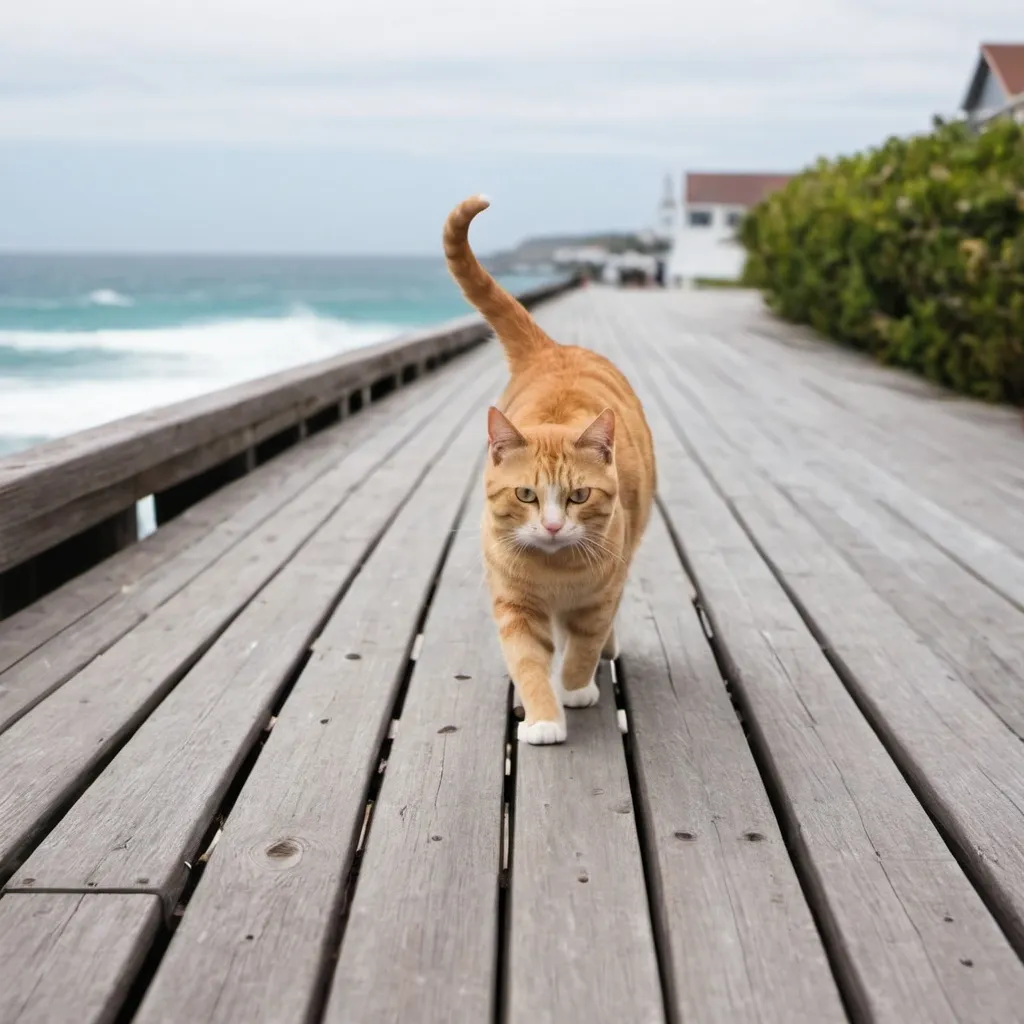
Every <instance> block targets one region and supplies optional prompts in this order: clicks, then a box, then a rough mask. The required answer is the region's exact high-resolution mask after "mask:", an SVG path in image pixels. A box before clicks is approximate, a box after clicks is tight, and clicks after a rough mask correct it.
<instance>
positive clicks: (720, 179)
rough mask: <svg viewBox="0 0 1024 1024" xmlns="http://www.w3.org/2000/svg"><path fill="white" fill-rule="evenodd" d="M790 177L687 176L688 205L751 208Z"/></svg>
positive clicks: (761, 175)
mask: <svg viewBox="0 0 1024 1024" xmlns="http://www.w3.org/2000/svg"><path fill="white" fill-rule="evenodd" d="M791 177H792V175H791V174H687V176H686V197H685V199H686V202H687V203H723V204H727V205H729V206H744V207H749V206H754V205H755V204H757V203H759V202H760V201H761V200H762V199H764V197H765V196H766V195H768V194H769V193H770V192H774V191H775V190H776V189H780V188H782V186H783V185H785V184H786V183H787V182H788V181H789V180H790V178H791Z"/></svg>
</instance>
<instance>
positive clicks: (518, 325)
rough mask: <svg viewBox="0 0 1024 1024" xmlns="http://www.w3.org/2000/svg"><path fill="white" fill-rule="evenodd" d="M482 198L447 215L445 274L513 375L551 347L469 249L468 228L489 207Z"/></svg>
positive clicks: (512, 298)
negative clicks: (489, 332)
mask: <svg viewBox="0 0 1024 1024" xmlns="http://www.w3.org/2000/svg"><path fill="white" fill-rule="evenodd" d="M490 205H491V204H490V200H488V199H487V198H486V197H484V196H473V197H472V198H471V199H465V200H463V201H462V202H461V203H459V205H458V206H456V207H455V209H454V210H452V212H451V213H450V214H449V215H448V220H447V221H445V225H444V254H445V257H446V259H447V260H448V270H449V271H450V272H451V275H452V277H454V278H455V280H456V281H457V282H458V285H459V287H460V288H461V289H462V294H463V295H465V296H466V298H467V299H468V300H469V302H471V303H472V304H473V305H474V306H475V307H476V308H477V309H478V310H479V311H480V312H481V313H482V314H483V317H484V319H485V320H486V321H487V322H488V323H489V324H490V325H491V326H492V327H493V328H494V332H495V334H497V335H498V338H499V340H500V341H501V344H502V347H503V348H504V349H505V357H506V359H507V360H508V365H509V369H510V370H511V371H512V372H513V373H517V372H520V371H522V370H525V369H526V368H527V367H528V366H529V365H530V363H531V362H532V361H533V359H534V358H535V357H536V356H537V355H538V354H539V353H540V352H542V351H543V350H544V349H546V348H550V347H552V346H554V345H555V342H554V341H552V340H551V338H549V337H548V336H547V335H546V334H545V333H544V332H543V331H542V330H541V329H540V327H539V326H538V325H537V323H536V321H535V320H534V319H533V317H532V316H530V314H529V313H528V312H527V311H526V308H525V307H524V306H523V305H522V304H521V303H520V302H519V301H517V300H516V299H515V298H514V297H513V296H512V295H510V294H509V293H508V292H507V291H505V289H504V288H502V287H501V285H500V284H498V282H497V281H495V280H494V278H493V277H491V275H490V274H489V273H488V272H487V271H486V270H485V269H484V267H483V266H482V265H481V263H480V261H479V260H478V259H477V258H476V256H475V255H474V253H473V250H472V249H471V248H470V245H469V225H470V223H471V222H472V220H473V218H474V217H475V216H476V215H477V214H478V213H480V212H482V211H483V210H486V209H487V207H488V206H490Z"/></svg>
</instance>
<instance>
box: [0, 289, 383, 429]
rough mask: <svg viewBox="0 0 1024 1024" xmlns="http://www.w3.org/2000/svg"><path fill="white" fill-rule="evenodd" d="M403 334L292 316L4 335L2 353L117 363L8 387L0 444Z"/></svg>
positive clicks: (4, 383) (4, 385)
mask: <svg viewBox="0 0 1024 1024" xmlns="http://www.w3.org/2000/svg"><path fill="white" fill-rule="evenodd" d="M402 330H403V328H401V327H399V326H396V325H393V324H384V323H377V324H366V323H358V324H357V323H352V322H349V321H343V320H332V319H328V318H324V317H318V316H316V315H315V314H313V313H311V312H309V311H306V310H302V309H296V310H294V311H293V313H292V314H291V315H289V316H287V317H283V318H278V319H249V320H233V321H223V322H215V323H205V324H195V325H188V326H180V327H167V328H159V329H154V330H98V331H47V332H34V331H0V349H3V348H4V347H6V348H8V349H14V350H18V351H21V352H25V353H26V354H31V353H33V352H40V353H42V352H50V353H69V354H70V353H75V354H79V355H81V356H83V357H84V356H87V355H88V353H90V352H91V353H98V354H99V355H103V354H105V353H107V354H111V353H116V354H118V355H120V356H122V357H123V358H121V359H120V360H118V362H117V364H116V367H117V370H116V373H112V372H110V370H109V367H110V365H111V364H110V362H109V359H108V360H105V361H104V372H102V373H98V374H96V375H90V374H88V373H87V372H86V367H85V366H79V367H78V370H79V375H78V377H77V379H76V378H75V377H72V378H68V377H67V376H66V375H53V374H45V375H40V376H38V377H36V378H28V379H26V377H25V376H23V375H22V376H19V377H17V378H11V377H8V378H6V379H5V378H4V377H3V376H2V371H0V435H4V436H6V437H8V438H13V439H17V438H19V437H24V438H32V439H38V438H40V437H56V436H61V435H65V434H70V433H73V432H74V431H77V430H84V429H86V428H88V427H93V426H96V425H98V424H101V423H106V422H109V421H110V420H114V419H119V418H121V417H123V416H130V415H132V414H133V413H137V412H142V411H144V410H146V409H152V408H154V407H158V406H162V405H168V404H170V403H172V402H177V401H179V400H181V399H184V398H191V397H194V396H196V395H201V394H205V393H207V392H209V391H215V390H217V389H218V388H224V387H228V386H229V385H231V384H237V383H240V382H241V381H244V380H251V379H253V378H256V377H262V376H265V375H267V374H271V373H275V372H277V371H279V370H284V369H288V368H289V367H292V366H298V365H300V364H302V363H307V362H312V361H314V360H317V359H323V358H326V357H328V356H332V355H335V354H337V353H339V352H345V351H349V350H351V349H354V348H360V347H362V346H364V345H371V344H373V343H375V342H378V341H382V340H384V339H386V338H389V337H393V336H395V335H397V334H399V333H401V331H402Z"/></svg>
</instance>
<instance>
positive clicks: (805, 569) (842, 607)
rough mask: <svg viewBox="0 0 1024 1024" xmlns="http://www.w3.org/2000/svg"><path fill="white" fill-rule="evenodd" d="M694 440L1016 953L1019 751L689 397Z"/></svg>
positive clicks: (686, 411) (1021, 788)
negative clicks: (949, 840) (996, 915)
mask: <svg viewBox="0 0 1024 1024" xmlns="http://www.w3.org/2000/svg"><path fill="white" fill-rule="evenodd" d="M673 407H674V408H675V410H676V416H677V418H678V419H679V421H680V422H681V423H682V424H683V426H684V428H685V430H686V431H687V432H688V436H689V437H690V439H691V443H693V444H695V445H696V446H697V447H698V449H700V450H706V451H709V450H714V457H713V459H711V460H710V463H709V465H710V471H711V473H712V475H713V476H714V477H715V479H716V481H717V482H718V484H719V486H720V487H721V488H722V489H723V490H724V491H725V493H726V495H727V496H728V497H729V498H730V499H731V501H732V505H733V508H734V509H735V511H736V514H737V515H738V516H739V517H740V519H741V521H742V522H743V523H744V525H745V527H746V528H747V529H748V530H749V532H750V533H751V534H752V535H753V536H754V537H755V539H756V540H757V542H758V544H759V545H760V546H761V549H762V551H763V552H764V554H765V557H766V558H767V559H768V560H769V562H770V564H771V565H772V567H773V569H774V571H775V572H777V573H778V574H779V575H780V576H781V577H782V578H783V579H784V580H785V581H786V584H787V586H788V587H789V588H790V589H791V592H792V593H793V594H795V596H796V598H797V599H798V600H799V601H800V603H801V606H802V607H803V609H804V614H805V616H806V617H807V618H808V619H809V621H810V622H811V623H813V627H814V629H815V632H816V634H817V635H818V636H819V637H820V638H821V639H822V642H823V643H824V644H825V645H826V646H827V648H828V650H829V651H830V656H831V657H832V658H833V659H834V660H835V661H837V662H838V663H840V664H841V665H842V671H843V675H844V679H845V681H846V683H847V686H848V687H850V688H851V691H852V692H853V693H854V694H855V695H856V697H857V699H858V702H859V703H860V705H861V707H862V708H865V709H866V713H867V714H868V715H869V717H870V719H871V721H872V724H873V726H874V728H875V729H876V731H878V732H879V733H880V735H881V736H882V737H883V738H884V739H885V742H886V745H887V747H888V749H889V750H890V751H891V752H892V754H893V756H894V757H895V758H896V759H897V761H898V763H899V765H900V767H901V769H902V770H903V772H904V773H905V774H906V775H907V776H908V777H909V778H910V779H911V780H912V781H913V782H914V784H915V786H916V788H917V791H918V793H919V794H920V795H921V798H922V799H923V800H924V802H925V804H926V806H927V807H928V810H929V812H930V813H931V814H932V816H933V817H935V818H936V819H937V820H938V821H940V822H941V823H942V825H943V826H944V828H945V829H946V830H947V832H948V834H949V835H950V836H951V838H952V841H953V843H954V844H955V847H956V849H957V850H958V852H959V854H960V856H961V857H962V858H963V859H964V860H965V861H966V862H967V863H968V864H970V865H971V866H972V868H973V871H972V874H973V877H974V878H975V880H976V882H977V883H978V884H980V885H981V886H982V887H983V888H984V889H985V891H986V893H987V894H988V898H989V899H990V900H991V901H992V903H993V904H995V905H996V906H997V907H998V908H999V910H1000V920H1001V921H1002V923H1003V925H1004V927H1006V928H1007V929H1009V930H1010V932H1011V934H1012V935H1013V936H1014V939H1015V941H1016V942H1017V943H1019V945H1020V946H1021V947H1022V948H1024V845H1022V844H1021V842H1020V838H1021V836H1024V749H1022V747H1021V744H1020V739H1019V737H1017V736H1015V735H1014V734H1013V733H1012V732H1011V731H1010V730H1008V729H1007V728H1006V726H1005V724H1004V723H1003V722H1002V721H1000V719H999V718H998V717H997V716H996V715H994V714H993V713H992V712H991V710H990V709H989V708H988V707H987V706H985V704H984V703H983V702H982V701H981V700H980V699H979V697H978V696H977V694H975V693H974V692H973V691H972V690H971V689H970V688H969V687H968V686H967V685H965V683H964V682H963V681H962V680H961V679H960V678H958V677H957V676H956V675H954V674H953V673H952V671H951V669H950V667H949V666H948V665H947V664H946V663H944V662H943V661H942V660H941V659H940V658H939V657H938V656H937V655H936V654H935V653H934V652H933V651H932V650H930V648H929V645H928V643H927V642H926V641H925V640H922V638H921V637H919V636H918V635H916V634H915V633H914V631H913V630H912V629H911V627H910V626H909V625H908V624H907V623H906V622H905V621H903V619H902V618H901V617H900V616H899V615H898V614H897V613H896V611H895V609H894V608H893V607H892V605H891V604H890V603H887V601H886V600H885V599H883V598H882V597H881V596H880V595H878V594H877V593H876V592H875V591H874V590H873V589H872V588H871V586H870V584H868V583H867V582H866V581H865V580H864V579H863V578H862V577H861V576H860V575H859V573H858V572H857V571H856V570H855V569H854V568H852V567H851V565H850V564H849V561H848V560H846V559H844V558H843V557H842V556H841V555H840V553H838V552H837V551H835V550H834V549H833V548H832V547H831V546H830V545H829V544H828V543H827V542H826V541H825V540H824V538H823V537H822V536H821V534H820V533H818V531H817V530H816V529H815V528H814V527H813V526H812V525H811V524H810V523H809V522H808V521H807V520H806V519H805V518H804V517H803V516H802V515H799V514H798V513H797V511H796V509H795V508H794V506H793V504H792V503H790V502H789V501H787V500H786V499H785V498H783V497H782V496H781V495H780V494H779V493H778V491H776V490H775V489H774V488H772V487H771V486H770V485H768V484H766V483H765V482H764V481H763V480H762V479H761V478H760V477H759V476H758V475H757V474H756V473H753V472H751V469H752V467H751V464H750V462H749V461H748V460H747V459H745V458H743V457H741V456H740V455H739V454H738V453H737V452H736V450H730V449H729V448H728V447H727V446H725V445H723V444H722V443H721V441H720V440H719V439H718V438H717V437H716V436H715V435H714V434H713V433H712V431H711V428H710V427H709V426H708V424H707V421H706V420H704V419H703V417H702V416H701V415H700V414H697V413H695V412H694V411H693V409H692V406H691V405H690V404H688V403H687V402H685V401H684V402H679V401H676V402H674V406H673Z"/></svg>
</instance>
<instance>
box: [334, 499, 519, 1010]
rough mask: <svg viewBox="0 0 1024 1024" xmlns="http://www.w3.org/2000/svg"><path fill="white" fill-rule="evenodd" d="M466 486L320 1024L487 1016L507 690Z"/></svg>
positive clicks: (476, 504) (476, 509)
mask: <svg viewBox="0 0 1024 1024" xmlns="http://www.w3.org/2000/svg"><path fill="white" fill-rule="evenodd" d="M474 491H475V493H474V499H473V501H472V502H471V503H470V506H469V510H468V512H467V515H466V517H465V522H466V523H467V524H468V525H469V527H470V529H469V530H468V531H460V533H459V534H458V535H457V537H456V540H455V542H454V544H453V545H452V550H451V554H450V556H449V559H448V562H447V564H446V565H445V569H444V573H443V574H442V577H441V581H440V584H439V586H438V589H437V593H436V596H435V598H434V601H433V604H432V605H431V609H430V614H429V616H428V618H427V622H426V625H425V627H424V638H423V648H422V651H421V652H420V657H419V659H418V661H417V662H416V668H415V670H414V672H413V675H412V681H411V686H410V689H409V693H408V696H407V698H406V701H405V704H404V706H403V709H402V716H401V720H400V722H399V726H398V735H397V737H396V739H395V742H394V745H393V746H392V748H391V752H390V755H389V757H388V765H387V771H386V772H385V774H384V781H383V785H382V787H381V791H380V794H379V796H378V798H377V801H376V803H375V805H374V809H373V819H372V821H371V825H370V832H369V837H368V840H367V845H366V849H365V851H364V854H363V862H362V866H361V868H360V873H359V880H358V885H357V887H356V891H355V895H354V897H353V899H352V904H351V911H350V914H349V919H348V926H347V928H346V931H345V937H344V941H343V943H342V947H341V954H340V957H339V959H338V965H337V969H336V972H335V975H334V982H333V987H332V989H331V994H330V999H329V1002H328V1005H327V1011H326V1014H325V1017H324V1021H325V1024H340V1022H343V1021H345V1022H349V1021H350V1022H354V1024H355V1022H358V1024H363V1022H365V1021H371V1020H372V1021H374V1022H375V1024H376V1022H380V1024H385V1022H402V1024H405V1022H407V1021H411V1020H415V1021H417V1022H422V1024H434V1022H438V1024H439V1022H442V1021H443V1022H445V1024H459V1022H465V1024H480V1022H481V1021H487V1020H490V1019H492V1014H493V1012H494V1009H495V1006H494V1000H495V990H496V982H497V978H496V969H497V951H498V920H497V913H498V884H499V878H498V875H499V871H500V868H501V856H502V854H501V850H502V807H503V789H504V782H505V743H506V729H507V720H508V715H507V705H508V692H509V684H508V676H507V675H506V673H505V667H504V664H503V662H502V659H501V653H500V651H499V649H498V644H497V640H496V638H495V631H494V625H493V622H492V621H491V617H490V613H489V609H488V606H487V601H486V599H485V591H484V588H483V570H482V567H481V562H480V541H479V537H478V536H477V535H476V530H475V527H476V524H477V522H478V518H479V515H480V511H481V501H482V496H481V493H480V489H479V488H475V489H474Z"/></svg>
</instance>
